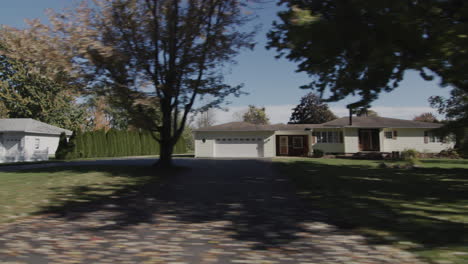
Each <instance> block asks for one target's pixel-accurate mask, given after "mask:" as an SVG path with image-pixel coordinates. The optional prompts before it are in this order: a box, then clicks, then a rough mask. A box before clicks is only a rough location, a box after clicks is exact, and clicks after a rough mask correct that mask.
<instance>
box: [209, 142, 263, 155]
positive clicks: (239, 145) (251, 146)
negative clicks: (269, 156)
mask: <svg viewBox="0 0 468 264" xmlns="http://www.w3.org/2000/svg"><path fill="white" fill-rule="evenodd" d="M263 142H264V139H263V138H259V137H248V138H247V137H244V138H218V139H216V143H215V157H221V158H222V157H224V158H261V157H263V148H264V147H263V144H264V143H263Z"/></svg>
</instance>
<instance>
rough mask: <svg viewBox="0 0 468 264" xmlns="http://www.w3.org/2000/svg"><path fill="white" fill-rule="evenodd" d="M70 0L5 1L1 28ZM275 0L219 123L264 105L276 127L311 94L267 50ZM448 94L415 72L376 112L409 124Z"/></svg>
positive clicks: (243, 59)
mask: <svg viewBox="0 0 468 264" xmlns="http://www.w3.org/2000/svg"><path fill="white" fill-rule="evenodd" d="M72 2H73V1H70V0H40V1H38V0H2V6H1V9H0V24H5V25H9V26H15V27H24V26H25V23H24V19H32V18H40V19H45V15H44V11H45V9H47V8H53V9H62V8H64V7H66V6H69V5H70V4H71V3H72ZM273 2H274V1H271V3H267V4H265V5H264V6H263V8H262V9H261V10H258V11H257V12H258V16H259V19H258V20H256V21H255V22H254V23H255V24H261V25H262V28H261V30H260V32H258V35H257V37H256V42H257V46H256V48H255V49H254V50H253V51H244V52H242V53H241V54H240V55H239V56H238V58H237V61H238V63H237V64H236V65H233V66H231V67H230V74H228V75H227V76H226V81H227V82H228V83H230V84H240V83H243V84H244V85H245V86H244V91H245V92H248V93H249V94H248V95H244V96H242V97H240V98H230V101H231V102H232V104H230V105H228V106H227V107H228V108H229V111H227V112H225V111H217V112H216V119H217V121H218V123H221V122H228V121H231V120H232V119H233V113H234V112H237V111H242V110H243V109H245V108H246V106H247V105H249V104H253V105H258V106H265V107H266V109H267V113H268V114H269V116H270V119H271V121H272V122H274V123H277V122H287V121H288V118H289V116H290V112H291V108H292V107H294V105H295V104H297V103H298V102H299V100H300V98H301V96H303V95H304V94H306V93H307V92H308V91H306V90H301V89H299V86H301V85H303V84H307V83H309V81H310V78H309V77H308V76H307V75H306V74H303V73H296V72H295V69H296V65H295V64H294V63H291V62H289V61H287V60H286V59H275V55H276V52H275V51H274V50H266V49H265V44H266V41H267V39H266V36H265V35H266V33H267V32H268V30H269V29H270V27H271V23H272V21H273V20H275V19H277V18H276V13H277V12H278V11H279V10H280V8H279V7H277V6H276V4H275V3H273ZM448 94H449V89H448V88H445V89H444V88H441V87H440V86H439V85H438V83H437V82H436V81H433V82H427V81H424V80H422V79H421V77H419V75H418V74H417V73H415V72H408V73H407V74H406V75H405V79H404V81H403V82H402V83H401V85H400V87H399V88H397V89H396V90H395V91H393V92H391V93H388V94H381V96H380V98H379V99H378V100H377V101H375V102H374V103H373V108H374V109H375V110H376V111H377V112H379V113H380V114H381V115H382V116H388V117H396V118H404V119H411V118H413V117H414V116H415V115H417V114H420V113H422V112H427V111H432V112H434V113H435V111H434V110H433V109H431V108H430V107H429V103H428V102H427V99H428V98H429V97H430V96H432V95H443V96H447V95H448ZM350 102H352V98H350V99H347V100H343V101H340V102H337V103H331V104H330V106H331V108H332V110H333V111H335V112H336V113H337V114H338V115H340V116H342V115H346V109H345V106H346V104H348V103H350Z"/></svg>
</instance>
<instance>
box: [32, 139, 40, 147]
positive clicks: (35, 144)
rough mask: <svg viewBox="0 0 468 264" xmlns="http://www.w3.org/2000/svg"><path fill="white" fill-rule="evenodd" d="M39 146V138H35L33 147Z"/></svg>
mask: <svg viewBox="0 0 468 264" xmlns="http://www.w3.org/2000/svg"><path fill="white" fill-rule="evenodd" d="M40 147H41V140H40V139H39V138H36V140H35V141H34V149H39V148H40Z"/></svg>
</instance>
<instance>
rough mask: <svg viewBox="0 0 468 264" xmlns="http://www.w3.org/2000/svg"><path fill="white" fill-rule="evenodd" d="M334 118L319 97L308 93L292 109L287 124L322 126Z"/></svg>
mask: <svg viewBox="0 0 468 264" xmlns="http://www.w3.org/2000/svg"><path fill="white" fill-rule="evenodd" d="M336 118H337V117H336V115H335V114H333V112H332V111H331V110H330V109H329V108H328V105H327V104H326V103H324V102H323V101H322V99H321V98H320V96H318V95H317V94H315V93H309V94H307V95H305V96H304V97H302V99H301V103H300V104H299V105H297V106H296V107H295V108H294V109H293V113H292V115H291V118H290V120H289V122H290V123H292V124H322V123H325V122H328V121H332V120H334V119H336Z"/></svg>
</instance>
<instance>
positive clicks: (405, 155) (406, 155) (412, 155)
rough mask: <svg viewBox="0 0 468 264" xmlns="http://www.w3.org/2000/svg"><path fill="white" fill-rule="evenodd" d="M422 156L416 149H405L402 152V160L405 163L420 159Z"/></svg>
mask: <svg viewBox="0 0 468 264" xmlns="http://www.w3.org/2000/svg"><path fill="white" fill-rule="evenodd" d="M419 156H420V153H419V151H417V150H415V149H405V150H403V151H402V152H401V158H402V159H403V160H405V161H409V160H413V159H418V158H419Z"/></svg>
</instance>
